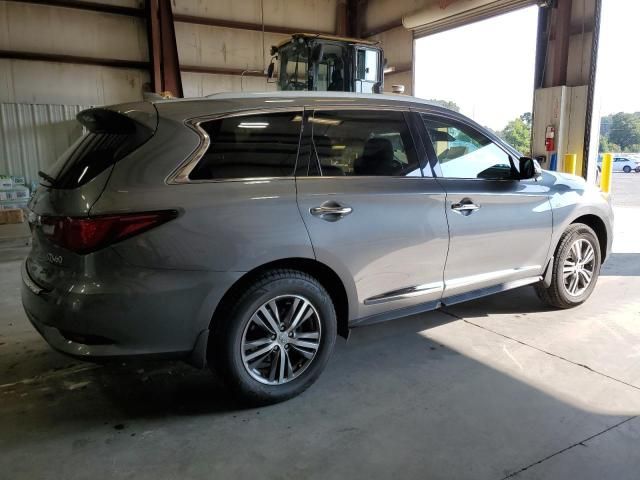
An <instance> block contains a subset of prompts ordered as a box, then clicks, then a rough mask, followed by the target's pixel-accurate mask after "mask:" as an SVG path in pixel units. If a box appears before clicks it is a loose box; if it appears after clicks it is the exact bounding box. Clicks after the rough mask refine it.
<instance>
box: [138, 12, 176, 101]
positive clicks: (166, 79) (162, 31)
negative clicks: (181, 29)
mask: <svg viewBox="0 0 640 480" xmlns="http://www.w3.org/2000/svg"><path fill="white" fill-rule="evenodd" d="M146 19H147V31H148V39H149V60H150V65H151V67H150V72H149V73H150V77H151V90H152V91H153V92H155V93H159V94H163V93H165V92H169V93H170V94H171V95H172V96H173V97H177V98H180V97H182V96H183V92H182V78H181V76H180V64H179V62H178V47H177V44H176V32H175V28H174V24H173V12H172V11H171V2H168V1H166V0H147V1H146Z"/></svg>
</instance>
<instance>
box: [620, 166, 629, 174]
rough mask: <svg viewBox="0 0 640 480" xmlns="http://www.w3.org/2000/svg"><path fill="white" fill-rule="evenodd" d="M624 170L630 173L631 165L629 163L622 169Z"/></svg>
mask: <svg viewBox="0 0 640 480" xmlns="http://www.w3.org/2000/svg"><path fill="white" fill-rule="evenodd" d="M622 171H623V172H624V173H629V172H630V171H631V167H630V166H629V165H625V166H624V168H623V169H622Z"/></svg>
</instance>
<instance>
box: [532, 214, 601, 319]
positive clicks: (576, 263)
mask: <svg viewBox="0 0 640 480" xmlns="http://www.w3.org/2000/svg"><path fill="white" fill-rule="evenodd" d="M600 263H601V257H600V242H599V241H598V237H597V236H596V234H595V232H594V231H593V230H592V229H591V228H590V227H588V226H587V225H584V224H581V223H576V224H573V225H571V226H569V228H568V229H567V230H566V231H565V232H564V233H563V234H562V237H560V242H559V243H558V247H557V248H556V252H555V256H554V259H553V265H552V268H553V271H552V277H551V285H550V286H549V287H545V286H544V285H543V284H542V282H540V283H538V284H537V285H536V286H535V288H536V292H537V294H538V296H539V297H540V299H541V300H542V301H544V302H545V303H547V304H549V305H551V306H553V307H557V308H571V307H575V306H576V305H580V304H581V303H583V302H584V301H585V300H586V299H587V298H589V296H590V295H591V292H593V289H594V288H595V285H596V282H597V280H598V276H599V274H600Z"/></svg>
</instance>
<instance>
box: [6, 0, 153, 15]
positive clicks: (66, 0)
mask: <svg viewBox="0 0 640 480" xmlns="http://www.w3.org/2000/svg"><path fill="white" fill-rule="evenodd" d="M9 1H11V2H15V3H31V4H34V5H47V6H49V7H63V8H75V9H77V10H89V11H92V12H102V13H113V14H115V15H126V16H130V17H144V9H142V8H135V7H122V6H119V5H107V4H104V3H94V2H86V1H83V0H9Z"/></svg>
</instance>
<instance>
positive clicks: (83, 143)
mask: <svg viewBox="0 0 640 480" xmlns="http://www.w3.org/2000/svg"><path fill="white" fill-rule="evenodd" d="M131 113H132V115H131V116H127V115H122V114H120V113H117V112H115V111H110V110H106V109H99V108H97V109H92V110H85V111H83V112H80V113H79V114H78V120H79V121H80V122H81V123H82V124H83V126H84V127H85V128H87V129H88V130H89V132H88V133H87V134H85V135H84V136H82V137H81V138H80V139H79V140H77V141H76V142H75V143H74V144H73V145H72V146H71V147H70V148H69V149H68V150H67V151H66V152H65V153H64V154H62V156H61V157H60V158H59V159H58V161H57V162H56V163H54V164H53V165H52V166H51V167H50V168H48V169H47V170H46V172H45V173H46V176H47V178H48V179H47V180H44V179H43V182H44V183H45V184H50V186H52V187H54V188H64V189H71V188H77V187H79V186H81V185H84V184H85V183H87V182H88V181H90V180H92V179H93V178H95V177H96V176H98V175H99V174H100V173H101V172H103V171H104V170H105V169H107V168H108V167H110V166H112V165H113V164H115V163H116V162H118V161H119V160H120V159H122V158H124V157H125V156H127V155H129V154H130V153H131V152H133V151H134V150H135V149H137V148H138V147H140V146H141V145H142V144H143V143H144V142H146V141H147V140H149V138H151V137H152V136H153V133H154V129H152V128H151V127H150V126H149V125H145V124H143V123H141V122H139V121H136V120H135V119H134V118H132V117H133V116H134V115H135V114H136V112H131ZM153 121H154V122H155V118H153Z"/></svg>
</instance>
